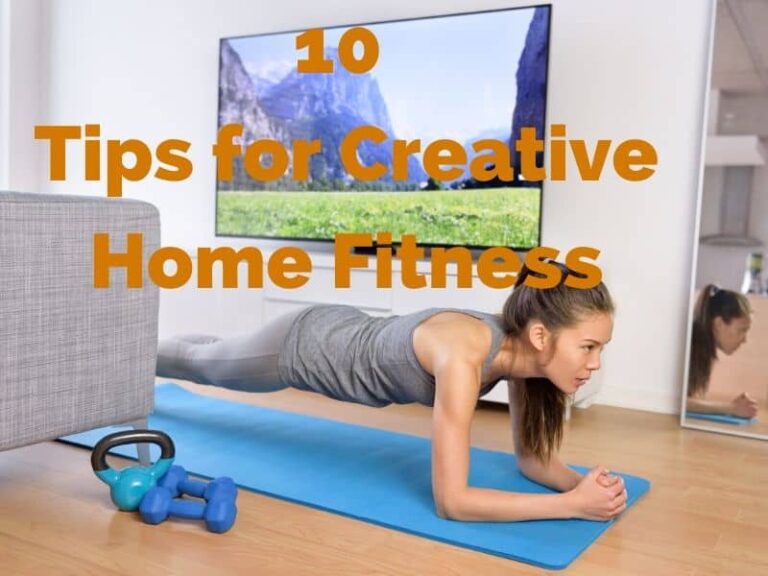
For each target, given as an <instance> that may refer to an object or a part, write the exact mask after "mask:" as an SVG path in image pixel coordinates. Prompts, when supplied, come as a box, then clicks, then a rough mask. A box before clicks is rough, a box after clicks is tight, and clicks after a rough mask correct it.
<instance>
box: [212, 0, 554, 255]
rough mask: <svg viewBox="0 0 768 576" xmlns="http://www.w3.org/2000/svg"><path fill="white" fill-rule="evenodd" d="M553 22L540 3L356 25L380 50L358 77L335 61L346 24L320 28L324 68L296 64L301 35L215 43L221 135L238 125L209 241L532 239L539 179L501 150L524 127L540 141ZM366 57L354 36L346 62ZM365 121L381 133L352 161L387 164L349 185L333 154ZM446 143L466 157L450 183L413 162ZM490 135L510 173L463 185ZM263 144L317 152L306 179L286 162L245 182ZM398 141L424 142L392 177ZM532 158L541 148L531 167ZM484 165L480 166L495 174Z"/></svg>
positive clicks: (265, 156) (536, 237)
mask: <svg viewBox="0 0 768 576" xmlns="http://www.w3.org/2000/svg"><path fill="white" fill-rule="evenodd" d="M549 21H550V7H549V6H536V7H530V8H515V9H509V10H495V11H486V12H476V13H469V14H459V15H451V16H441V17H432V18H421V19H413V20H400V21H394V22H385V23H378V24H367V25H365V24H364V25H355V26H364V27H365V28H367V29H368V30H370V31H371V32H372V33H373V34H374V35H375V40H376V41H377V44H378V59H377V60H376V62H375V65H374V66H373V67H372V68H370V70H368V71H366V72H364V73H354V72H351V71H350V70H349V69H348V67H347V66H345V65H343V62H344V56H345V55H344V54H342V61H341V62H340V58H339V45H340V42H343V40H342V37H343V36H344V34H345V33H346V32H347V31H349V30H350V28H352V27H351V26H345V27H336V28H327V29H325V30H324V31H323V32H322V34H323V40H322V49H323V54H322V55H323V57H324V59H325V60H330V61H333V64H334V66H333V72H332V73H307V72H299V71H298V70H297V63H298V61H299V60H301V59H306V58H308V50H307V49H306V48H302V49H297V45H296V37H297V36H298V35H299V34H301V33H303V32H304V31H295V32H284V33H275V34H261V35H255V36H245V37H236V38H224V39H222V40H221V43H220V55H219V111H218V112H219V114H218V124H219V129H220V130H221V128H222V127H223V126H225V125H227V124H240V125H242V127H243V129H242V135H241V136H239V137H236V138H234V140H233V142H234V144H235V146H238V147H240V151H239V152H238V154H236V155H234V156H233V157H232V158H231V162H232V164H231V174H230V175H229V177H227V178H222V179H220V180H218V181H217V190H216V234H217V235H219V236H240V237H258V238H275V239H278V238H279V239H294V240H321V241H332V240H333V239H334V235H335V234H336V233H339V232H345V233H349V232H363V233H369V234H371V235H373V236H374V237H375V235H376V233H377V232H391V234H392V239H393V242H395V243H397V241H398V239H399V238H400V237H401V235H403V234H412V235H415V237H416V240H417V242H418V243H419V244H420V245H424V246H467V247H471V248H484V247H490V246H506V247H511V248H514V249H529V248H532V247H534V246H537V245H539V242H540V230H541V196H542V183H541V182H533V181H528V182H526V181H525V180H523V179H521V178H520V175H519V172H520V171H519V170H518V169H517V167H516V166H517V163H518V154H519V153H517V152H516V151H515V147H514V145H512V146H510V143H512V144H514V142H515V141H516V140H518V139H519V138H520V131H521V129H522V128H523V127H534V128H535V129H536V135H537V138H539V139H542V140H543V139H544V126H545V118H544V112H545V107H546V93H547V63H548V54H549ZM366 49H367V47H366V46H365V45H363V43H361V42H357V43H356V44H355V45H354V52H353V54H354V55H355V58H358V59H362V58H363V56H364V54H363V51H364V50H366ZM347 58H348V54H347ZM361 126H375V127H377V128H378V129H380V130H381V131H383V132H384V133H385V134H386V140H384V141H382V142H374V141H372V140H365V139H363V140H360V141H359V143H358V145H357V146H356V147H355V152H354V154H355V155H356V161H357V162H359V164H360V165H361V166H374V165H376V164H377V163H378V164H381V165H383V166H384V167H386V168H387V170H386V172H385V173H384V174H383V175H382V176H381V177H377V178H376V179H371V178H359V177H358V178H356V177H354V176H353V175H352V174H350V170H349V169H348V165H345V163H344V161H343V158H342V155H341V154H340V147H341V146H342V144H343V142H344V140H345V138H346V137H348V136H349V135H350V134H351V132H352V131H353V130H354V129H355V128H358V127H361ZM443 139H448V140H452V141H454V142H456V143H458V144H457V146H459V145H460V146H461V147H462V148H463V149H464V151H465V152H466V163H465V164H461V165H455V166H456V167H458V168H462V170H459V171H458V172H460V173H459V174H453V175H451V176H452V177H451V178H450V179H449V178H434V177H431V176H429V175H428V174H427V171H428V170H425V166H424V163H423V154H424V151H425V149H426V148H427V146H428V145H429V144H430V143H433V142H436V141H438V140H443ZM488 139H491V140H496V141H499V142H501V143H503V146H504V147H505V149H504V152H505V154H506V153H507V151H508V152H509V153H508V157H509V159H508V163H509V165H510V166H513V170H512V172H513V173H514V177H513V178H512V179H510V178H507V177H500V176H499V175H498V174H497V175H496V176H495V177H493V178H491V179H490V180H489V179H486V178H481V179H476V178H475V177H473V175H472V171H470V163H471V162H472V160H473V159H474V158H476V157H477V156H478V155H479V154H487V153H488V152H487V151H485V152H484V151H483V150H482V149H480V150H478V151H476V149H475V148H473V143H475V142H477V141H478V140H488ZM261 140H273V141H276V142H279V143H280V144H282V146H283V147H284V149H285V150H286V151H287V154H288V156H289V158H290V160H291V161H292V160H293V159H294V158H293V156H297V155H296V154H292V152H293V143H294V142H295V141H297V140H304V141H313V140H319V141H320V146H319V150H318V151H317V153H313V154H311V155H310V156H308V157H307V158H305V160H306V162H305V173H299V172H298V168H297V169H296V170H297V172H296V173H294V166H293V165H292V162H289V163H288V164H287V168H286V169H285V170H284V171H282V172H280V174H281V175H280V176H279V177H272V178H271V179H269V180H267V179H265V178H259V177H257V178H255V179H254V178H253V177H252V173H253V171H252V170H250V169H249V165H248V163H247V162H246V161H245V160H244V158H245V155H246V152H247V150H248V147H249V146H251V145H252V144H253V143H254V142H257V141H261ZM395 140H403V141H406V142H412V141H415V140H419V141H420V145H419V146H418V148H419V151H418V152H415V153H412V154H409V155H407V156H406V157H405V159H404V160H402V159H401V161H400V163H399V165H400V169H399V173H398V177H395V174H393V154H395V152H394V146H393V142H394V141H395ZM500 157H502V156H498V155H497V156H495V158H500ZM442 158H446V156H445V155H443V156H442ZM258 159H259V162H260V163H261V164H262V165H263V166H264V167H265V168H269V167H270V166H272V165H273V163H275V162H277V159H276V158H275V155H274V154H272V153H270V152H265V153H260V155H259V156H258ZM542 160H543V159H542V154H541V153H538V154H537V162H538V163H539V165H541V161H542ZM219 161H220V162H221V161H222V160H221V159H219ZM484 161H485V160H484V158H478V164H479V165H483V166H485V167H486V168H488V169H489V170H492V169H493V165H492V164H489V165H487V166H486V165H485V164H484ZM446 167H447V166H445V165H443V168H446ZM430 173H431V174H434V173H435V172H433V171H430ZM506 174H508V172H507V173H506ZM454 176H455V177H454Z"/></svg>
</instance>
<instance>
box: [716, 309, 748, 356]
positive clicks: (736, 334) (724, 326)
mask: <svg viewBox="0 0 768 576" xmlns="http://www.w3.org/2000/svg"><path fill="white" fill-rule="evenodd" d="M751 326H752V319H751V318H750V317H749V315H747V316H740V317H738V318H732V319H731V321H730V322H726V321H725V320H724V319H723V317H722V316H715V320H714V322H712V331H713V333H714V336H715V345H716V346H717V347H718V349H720V350H722V351H723V353H724V354H727V355H729V356H730V355H731V354H733V353H734V352H736V350H738V349H739V347H740V346H741V345H742V344H744V342H746V341H747V332H749V328H750V327H751Z"/></svg>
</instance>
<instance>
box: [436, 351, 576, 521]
mask: <svg viewBox="0 0 768 576" xmlns="http://www.w3.org/2000/svg"><path fill="white" fill-rule="evenodd" d="M480 365H481V363H478V362H476V361H473V360H471V359H460V360H457V359H455V358H454V359H451V360H446V361H444V362H441V363H439V364H438V365H436V367H435V381H436V386H435V404H434V411H433V425H432V426H433V430H432V491H433V496H434V499H435V506H436V508H437V513H438V514H439V515H440V516H441V517H443V518H448V519H452V520H463V521H503V522H511V521H516V520H535V519H543V518H572V517H575V516H576V510H575V509H574V505H575V503H574V501H573V498H572V497H571V496H570V493H564V494H523V493H515V492H506V491H503V490H494V489H488V488H474V487H471V486H469V485H468V482H469V466H470V457H469V455H470V429H471V424H472V417H473V415H474V411H475V406H476V404H477V397H478V393H479V390H480Z"/></svg>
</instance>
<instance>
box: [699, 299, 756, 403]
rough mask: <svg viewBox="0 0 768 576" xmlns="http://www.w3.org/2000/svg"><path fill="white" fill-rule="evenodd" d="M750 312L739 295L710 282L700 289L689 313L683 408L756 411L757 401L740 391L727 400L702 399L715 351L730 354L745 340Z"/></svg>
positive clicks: (747, 305)
mask: <svg viewBox="0 0 768 576" xmlns="http://www.w3.org/2000/svg"><path fill="white" fill-rule="evenodd" d="M751 313H752V310H751V308H750V306H749V300H747V298H746V297H745V296H744V295H743V294H739V293H738V292H733V291H732V290H724V289H722V288H719V287H717V286H715V285H714V284H709V285H707V286H705V287H704V289H703V290H702V292H701V294H700V295H699V299H698V300H697V301H696V307H695V310H694V313H693V336H692V340H691V366H690V371H689V375H688V400H687V405H686V408H687V410H691V411H693V412H705V413H708V414H728V415H732V416H740V417H742V418H752V417H753V416H755V415H756V414H757V401H756V400H754V399H753V398H751V397H750V396H749V395H748V394H746V393H744V392H742V393H741V394H739V395H738V396H736V397H735V398H734V399H732V400H730V401H718V400H706V399H705V398H704V396H706V393H707V389H708V388H709V379H710V376H711V375H712V366H713V365H714V363H715V360H717V351H718V350H720V351H721V352H722V353H723V354H727V355H729V356H730V355H731V354H733V353H734V352H735V351H736V350H737V349H738V348H739V347H740V346H741V345H742V344H744V342H746V341H747V332H749V328H750V326H751V324H752V320H751V318H750V315H751Z"/></svg>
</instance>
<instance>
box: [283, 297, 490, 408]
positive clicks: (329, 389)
mask: <svg viewBox="0 0 768 576" xmlns="http://www.w3.org/2000/svg"><path fill="white" fill-rule="evenodd" d="M446 311H453V312H461V313H463V314H467V315H469V316H472V317H474V318H477V319H479V320H482V321H483V322H485V323H486V324H487V325H488V326H489V327H490V329H491V334H492V336H493V339H492V342H491V350H490V352H489V353H488V357H487V358H486V359H485V362H484V363H483V366H482V373H481V374H482V378H483V379H485V377H486V375H487V373H488V370H489V369H490V364H491V362H492V360H493V358H494V357H495V356H496V354H497V353H498V351H499V348H500V346H501V342H502V340H503V338H504V329H503V327H502V323H501V319H500V318H499V317H497V316H495V315H493V314H486V313H484V312H476V311H473V310H464V309H457V308H430V309H427V310H422V311H420V312H416V313H413V314H406V315H403V316H389V317H385V318H381V317H376V316H369V315H368V314H366V313H365V312H362V311H360V310H358V309H357V308H354V307H352V306H345V305H328V304H320V305H316V306H310V307H309V308H307V309H305V310H303V311H302V312H301V313H300V314H299V315H297V317H296V319H295V321H294V324H293V326H292V327H291V329H290V330H289V331H288V334H287V336H286V338H285V341H284V343H283V347H282V350H281V352H280V357H279V359H278V365H279V368H278V369H279V372H280V378H281V379H282V380H283V382H284V383H285V384H286V385H288V386H292V387H294V388H298V389H300V390H310V391H313V392H318V393H321V394H323V395H325V396H330V397H331V398H336V399H338V400H345V401H348V402H356V403H358V404H367V405H369V406H386V405H388V404H392V403H396V404H410V403H414V402H416V403H419V404H424V405H427V406H432V405H434V402H435V379H434V377H433V376H432V375H431V374H429V372H427V371H426V370H424V368H422V367H421V364H419V361H418V359H417V358H416V353H415V351H414V349H413V331H414V330H415V329H416V327H417V326H418V325H419V324H421V323H422V322H424V321H425V320H427V319H428V318H430V317H431V316H434V315H435V314H437V313H439V312H446ZM499 380H500V379H497V380H495V381H493V382H489V383H488V384H486V385H484V386H483V387H482V389H481V390H480V394H479V395H480V396H483V395H485V394H487V393H488V392H490V390H491V389H492V388H493V387H494V386H495V385H496V383H497V382H498V381H499Z"/></svg>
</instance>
